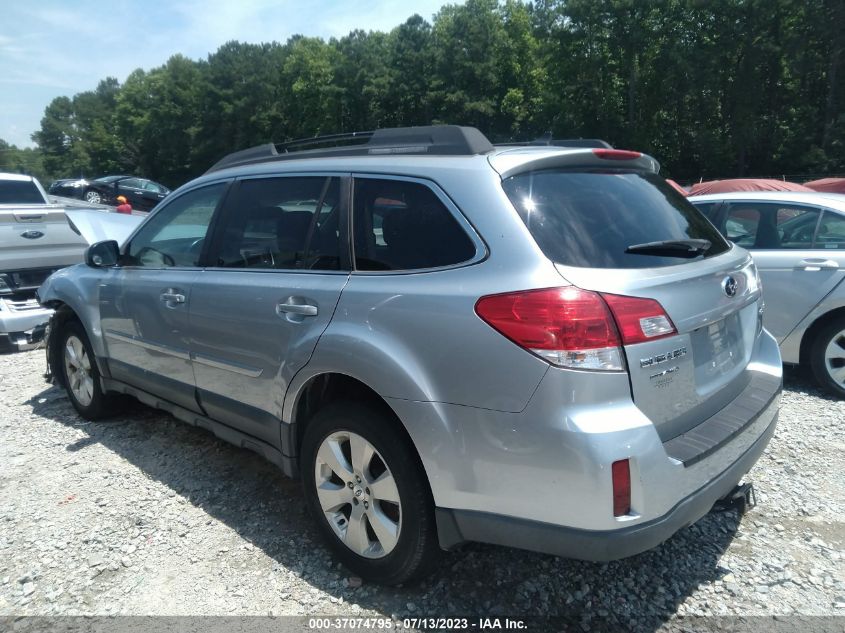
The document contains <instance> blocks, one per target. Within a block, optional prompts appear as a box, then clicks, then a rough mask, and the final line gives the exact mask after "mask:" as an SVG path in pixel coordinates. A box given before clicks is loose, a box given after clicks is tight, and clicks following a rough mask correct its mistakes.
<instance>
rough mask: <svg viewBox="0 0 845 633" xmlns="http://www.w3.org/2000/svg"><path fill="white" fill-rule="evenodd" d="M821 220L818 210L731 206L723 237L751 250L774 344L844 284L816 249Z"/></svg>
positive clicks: (784, 205) (772, 205)
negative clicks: (834, 289)
mask: <svg viewBox="0 0 845 633" xmlns="http://www.w3.org/2000/svg"><path fill="white" fill-rule="evenodd" d="M821 216H822V212H821V209H819V208H818V207H813V206H807V205H796V204H789V203H777V202H765V203H763V202H736V203H731V204H730V206H729V208H728V210H727V213H726V215H725V227H724V230H725V234H726V235H727V237H728V238H729V239H731V240H732V241H734V242H735V243H737V244H739V245H740V246H743V247H745V248H748V249H750V250H751V252H752V255H753V257H754V261H755V262H756V264H757V268H758V270H759V271H760V277H761V278H762V281H763V299H764V301H765V303H766V310H765V313H764V314H765V316H764V322H765V326H766V328H767V329H768V330H769V331H770V332H771V333H772V334H773V335H774V336H775V338H777V339H778V341H782V340H783V339H784V338H785V337H786V336H787V335H788V334H789V333H790V332H792V330H793V329H794V328H795V326H796V325H797V324H798V323H799V322H800V321H801V319H803V318H804V316H806V315H807V313H808V312H810V310H812V309H813V308H814V307H815V306H816V304H817V303H818V302H819V301H821V300H822V299H823V298H824V297H825V296H826V295H827V294H828V293H829V292H830V291H831V290H833V288H834V287H835V286H836V285H837V284H838V283H839V281H841V279H842V276H841V274H842V273H841V271H840V270H839V265H838V264H835V262H834V263H833V264H831V263H830V262H826V260H827V259H829V258H827V257H824V256H822V253H820V250H826V249H820V248H817V243H816V234H817V231H818V229H819V227H820V226H821V224H820V219H821ZM819 244H820V242H819Z"/></svg>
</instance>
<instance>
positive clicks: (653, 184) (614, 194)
mask: <svg viewBox="0 0 845 633" xmlns="http://www.w3.org/2000/svg"><path fill="white" fill-rule="evenodd" d="M502 185H503V187H504V190H505V193H507V195H508V197H509V198H510V200H511V202H512V203H513V205H514V208H515V209H516V211H517V213H518V214H519V216H520V217H521V218H522V220H523V221H524V222H525V224H526V226H527V227H528V230H529V231H530V232H531V235H532V236H533V237H534V240H535V241H536V242H537V245H538V246H539V247H540V248H541V249H542V251H543V253H544V254H545V255H546V256H547V257H548V258H549V259H551V260H552V261H554V262H557V263H559V264H563V265H566V266H578V267H582V268H651V267H657V266H672V265H676V264H683V263H687V262H690V261H695V260H696V259H702V258H708V257H714V256H716V255H719V254H721V253H724V252H726V251H727V250H729V249H730V244H728V242H727V241H725V239H724V238H723V237H722V236H721V234H720V233H719V231H717V230H716V228H715V227H714V226H713V225H712V224H711V223H710V222H709V221H708V220H707V219H706V218H705V217H704V215H703V214H702V213H701V212H700V211H698V210H697V209H696V208H695V207H694V206H692V204H690V203H689V201H688V200H687V199H686V198H685V197H684V196H682V195H681V194H680V193H678V192H677V191H675V190H674V189H673V188H672V187H671V186H670V185H669V184H667V183H666V182H665V181H664V180H663V179H662V178H660V177H659V176H657V175H656V174H650V173H641V172H632V171H594V170H543V171H535V172H528V173H525V174H518V175H516V176H512V177H510V178H506V179H505V180H504V181H503V183H502ZM691 239H692V240H707V241H709V242H710V244H711V246H710V248H709V249H708V250H707V251H706V253H704V254H701V255H698V256H696V257H694V258H690V257H688V256H681V255H678V256H674V255H667V254H655V253H651V252H648V253H645V252H641V253H628V252H626V249H627V248H628V247H630V246H633V245H638V244H645V243H650V242H660V241H672V240H691Z"/></svg>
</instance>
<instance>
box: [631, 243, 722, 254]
mask: <svg viewBox="0 0 845 633" xmlns="http://www.w3.org/2000/svg"><path fill="white" fill-rule="evenodd" d="M711 246H712V244H711V243H710V240H662V241H660V242H646V243H645V244H634V245H632V246H629V247H628V248H626V249H625V252H626V253H633V254H634V255H668V256H670V257H698V256H699V255H702V254H704V253H706V252H707V251H708V250H710V247H711Z"/></svg>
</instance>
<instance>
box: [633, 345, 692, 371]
mask: <svg viewBox="0 0 845 633" xmlns="http://www.w3.org/2000/svg"><path fill="white" fill-rule="evenodd" d="M686 355H687V348H686V347H679V348H678V349H673V350H672V351H671V352H666V353H665V354H655V355H654V356H649V357H648V358H641V359H640V367H651V366H652V365H659V364H660V363H665V362H667V361H670V360H675V359H676V358H680V357H681V356H686Z"/></svg>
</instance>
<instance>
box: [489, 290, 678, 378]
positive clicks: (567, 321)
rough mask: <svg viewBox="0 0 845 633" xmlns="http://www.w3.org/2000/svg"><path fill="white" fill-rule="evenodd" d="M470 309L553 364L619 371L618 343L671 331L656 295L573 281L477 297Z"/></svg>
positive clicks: (671, 328) (622, 364)
mask: <svg viewBox="0 0 845 633" xmlns="http://www.w3.org/2000/svg"><path fill="white" fill-rule="evenodd" d="M475 312H476V314H478V316H479V317H481V318H482V319H483V320H484V321H485V322H486V323H487V324H488V325H490V326H491V327H492V328H494V329H495V330H497V331H498V332H499V333H500V334H503V335H504V336H506V337H507V338H509V339H510V340H511V341H513V342H514V343H516V344H517V345H519V346H520V347H522V348H524V349H527V350H528V351H530V352H532V353H534V354H536V355H537V356H540V357H541V358H543V359H545V360H546V361H548V362H550V363H552V364H553V365H557V366H559V367H569V368H571V369H592V370H603V371H621V370H623V369H625V361H624V356H623V354H622V345H631V344H633V343H642V342H643V341H651V340H656V339H659V338H663V337H665V336H670V335H671V334H675V333H676V332H677V330H675V326H674V325H673V324H672V321H671V319H670V318H669V315H667V314H666V311H665V310H663V306H661V305H660V304H659V303H658V302H657V301H654V300H653V299H642V298H639V297H623V296H621V295H610V294H599V293H597V292H591V291H589V290H582V289H581V288H576V287H575V286H567V287H564V288H545V289H543V290H524V291H521V292H509V293H505V294H499V295H488V296H486V297H481V299H479V300H478V302H477V303H476V304H475Z"/></svg>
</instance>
